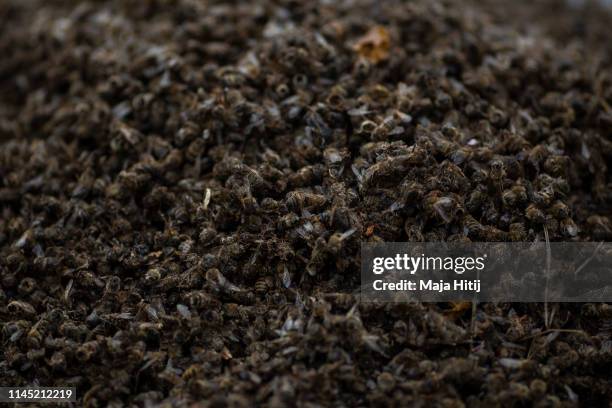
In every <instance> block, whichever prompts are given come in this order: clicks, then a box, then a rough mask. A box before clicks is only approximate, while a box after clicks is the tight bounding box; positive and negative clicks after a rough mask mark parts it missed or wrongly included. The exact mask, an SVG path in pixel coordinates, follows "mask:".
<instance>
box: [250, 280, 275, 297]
mask: <svg viewBox="0 0 612 408" xmlns="http://www.w3.org/2000/svg"><path fill="white" fill-rule="evenodd" d="M273 287H274V281H273V280H272V278H271V277H269V276H266V277H263V278H259V279H257V282H255V286H254V288H255V292H256V293H258V294H260V295H261V294H264V293H267V292H268V291H269V290H270V289H272V288H273Z"/></svg>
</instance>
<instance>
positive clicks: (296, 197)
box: [285, 191, 327, 214]
mask: <svg viewBox="0 0 612 408" xmlns="http://www.w3.org/2000/svg"><path fill="white" fill-rule="evenodd" d="M326 202H327V199H326V198H325V196H324V195H322V194H315V193H309V192H304V191H291V192H289V193H287V197H286V198H285V203H286V204H287V208H289V209H290V210H292V211H293V212H295V213H297V214H301V212H302V210H304V209H307V210H316V209H318V208H320V207H322V206H323V205H324V204H325V203H326Z"/></svg>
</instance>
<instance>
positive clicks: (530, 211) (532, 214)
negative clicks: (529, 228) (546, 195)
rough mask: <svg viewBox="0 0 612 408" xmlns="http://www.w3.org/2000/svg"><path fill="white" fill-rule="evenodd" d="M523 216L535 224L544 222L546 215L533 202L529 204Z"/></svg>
mask: <svg viewBox="0 0 612 408" xmlns="http://www.w3.org/2000/svg"><path fill="white" fill-rule="evenodd" d="M525 217H526V218H527V219H528V220H529V221H531V222H533V223H536V224H544V222H545V221H546V215H545V214H544V212H543V211H542V210H541V209H539V208H538V207H537V206H536V205H535V204H530V205H529V206H528V207H527V209H526V210H525Z"/></svg>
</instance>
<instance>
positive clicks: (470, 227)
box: [463, 214, 484, 239]
mask: <svg viewBox="0 0 612 408" xmlns="http://www.w3.org/2000/svg"><path fill="white" fill-rule="evenodd" d="M463 233H464V235H465V236H467V237H469V238H472V239H479V238H480V237H482V235H483V233H484V227H483V225H482V224H481V223H480V222H478V220H476V219H475V218H474V217H472V216H471V215H469V214H466V215H464V216H463Z"/></svg>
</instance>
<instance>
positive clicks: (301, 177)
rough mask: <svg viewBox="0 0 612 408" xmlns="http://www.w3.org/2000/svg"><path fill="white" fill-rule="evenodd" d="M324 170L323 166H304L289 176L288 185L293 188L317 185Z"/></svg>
mask: <svg viewBox="0 0 612 408" xmlns="http://www.w3.org/2000/svg"><path fill="white" fill-rule="evenodd" d="M324 170H325V169H324V167H323V165H320V164H314V165H308V166H304V167H302V168H301V169H299V170H298V171H297V172H295V173H293V174H291V175H290V176H289V183H290V184H291V186H293V187H307V186H311V185H313V184H319V183H320V181H321V177H322V176H323V173H324Z"/></svg>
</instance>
